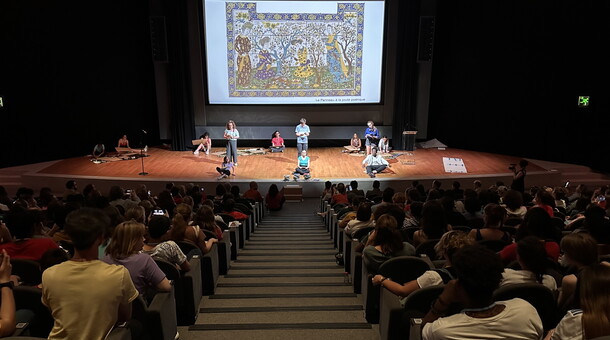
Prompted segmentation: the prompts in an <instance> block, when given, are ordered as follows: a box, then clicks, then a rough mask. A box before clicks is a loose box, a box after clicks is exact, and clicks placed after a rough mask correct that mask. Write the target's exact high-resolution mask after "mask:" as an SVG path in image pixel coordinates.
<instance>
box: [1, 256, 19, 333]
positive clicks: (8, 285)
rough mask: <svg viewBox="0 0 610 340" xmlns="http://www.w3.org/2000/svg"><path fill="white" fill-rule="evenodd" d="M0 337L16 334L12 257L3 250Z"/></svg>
mask: <svg viewBox="0 0 610 340" xmlns="http://www.w3.org/2000/svg"><path fill="white" fill-rule="evenodd" d="M0 255H2V257H1V258H0V337H5V336H11V335H12V334H13V332H15V325H16V323H15V298H14V296H13V285H14V283H13V281H11V269H12V266H11V257H10V256H9V255H8V254H7V253H6V250H2V253H1V254H0Z"/></svg>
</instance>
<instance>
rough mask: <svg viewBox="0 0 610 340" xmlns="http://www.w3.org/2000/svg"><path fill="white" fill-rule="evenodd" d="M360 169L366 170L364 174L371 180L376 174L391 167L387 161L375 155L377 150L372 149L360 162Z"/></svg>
mask: <svg viewBox="0 0 610 340" xmlns="http://www.w3.org/2000/svg"><path fill="white" fill-rule="evenodd" d="M362 167H363V168H366V173H367V174H368V175H369V176H370V177H371V178H374V177H375V175H376V174H377V173H379V172H382V171H383V170H385V168H386V167H387V168H390V167H391V166H390V163H388V161H386V160H385V159H383V157H381V155H378V154H377V148H372V150H371V154H370V155H368V156H366V158H365V159H364V160H363V161H362Z"/></svg>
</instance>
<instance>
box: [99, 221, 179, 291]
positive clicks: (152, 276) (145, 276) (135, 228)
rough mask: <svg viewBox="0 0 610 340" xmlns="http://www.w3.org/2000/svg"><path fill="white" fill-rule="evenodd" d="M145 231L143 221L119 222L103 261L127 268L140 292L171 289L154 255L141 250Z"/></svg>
mask: <svg viewBox="0 0 610 340" xmlns="http://www.w3.org/2000/svg"><path fill="white" fill-rule="evenodd" d="M145 233H146V230H145V227H144V225H143V224H142V223H138V222H136V221H133V220H130V221H127V222H123V223H121V224H119V225H118V226H116V228H114V232H113V233H112V239H111V241H110V244H108V247H107V248H106V256H104V258H103V261H104V262H106V263H108V264H116V265H122V266H124V267H125V268H127V270H129V275H130V276H131V280H132V281H133V284H134V285H135V287H136V289H137V290H138V291H139V292H140V294H145V293H146V291H147V288H149V287H151V288H155V289H157V290H159V291H169V290H170V289H171V287H172V286H171V284H170V282H169V281H168V280H167V278H166V277H165V273H163V271H161V269H159V266H157V264H156V263H155V261H154V260H153V259H152V257H150V256H149V255H148V254H145V253H142V252H141V251H142V247H143V246H144V234H145Z"/></svg>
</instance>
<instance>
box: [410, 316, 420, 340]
mask: <svg viewBox="0 0 610 340" xmlns="http://www.w3.org/2000/svg"><path fill="white" fill-rule="evenodd" d="M409 322H410V323H411V331H410V332H409V340H421V331H422V329H421V328H422V319H420V318H412V319H410V320H409Z"/></svg>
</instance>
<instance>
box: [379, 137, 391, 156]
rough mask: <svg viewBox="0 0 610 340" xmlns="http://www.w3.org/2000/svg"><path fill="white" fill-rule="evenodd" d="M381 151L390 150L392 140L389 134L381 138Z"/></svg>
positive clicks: (386, 151) (387, 151)
mask: <svg viewBox="0 0 610 340" xmlns="http://www.w3.org/2000/svg"><path fill="white" fill-rule="evenodd" d="M379 152H381V153H389V152H390V140H389V139H388V136H383V137H381V139H380V140H379Z"/></svg>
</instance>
